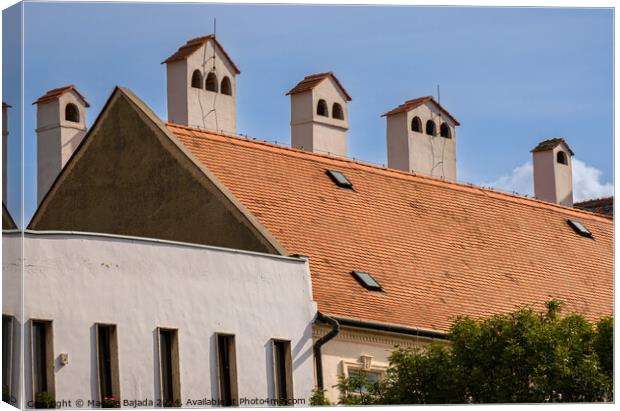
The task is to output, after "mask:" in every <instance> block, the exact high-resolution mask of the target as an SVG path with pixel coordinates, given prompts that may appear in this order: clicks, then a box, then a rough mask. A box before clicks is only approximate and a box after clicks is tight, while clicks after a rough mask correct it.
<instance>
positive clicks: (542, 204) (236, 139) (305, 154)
mask: <svg viewBox="0 0 620 411" xmlns="http://www.w3.org/2000/svg"><path fill="white" fill-rule="evenodd" d="M165 124H166V126H171V127H176V128H180V129H186V130H189V131H192V132H194V131H195V132H198V133H200V134H203V135H204V134H206V135H209V136H213V137H219V138H225V139H229V140H230V141H231V142H232V143H233V144H239V143H244V144H247V145H248V146H250V147H252V146H253V147H255V148H257V149H265V147H267V148H272V149H277V150H281V151H284V152H289V154H290V155H296V156H301V157H298V158H303V159H305V160H308V161H317V162H321V163H325V160H331V161H333V162H341V163H349V164H353V165H357V166H361V167H366V168H367V169H369V170H368V171H371V172H375V173H377V172H380V173H381V174H383V175H387V176H391V177H394V178H400V179H403V180H409V181H411V180H417V181H419V182H421V183H424V184H432V185H440V186H441V185H443V186H447V187H449V188H454V189H459V190H464V189H465V190H467V191H470V192H474V193H476V192H477V193H479V194H480V195H488V194H489V193H490V194H493V195H496V196H502V197H503V199H504V200H506V201H510V202H513V203H515V202H516V203H523V202H524V201H525V202H528V203H531V204H530V205H531V206H533V207H537V208H543V209H558V210H559V211H562V212H568V213H569V214H578V215H584V214H585V216H588V217H590V218H591V219H595V220H599V221H605V222H613V219H612V218H610V217H607V216H602V215H600V214H597V213H593V212H591V211H587V210H582V209H576V208H573V207H568V206H565V205H561V204H555V203H550V202H547V201H542V200H539V199H537V198H532V197H526V196H524V195H517V194H512V193H507V192H503V191H499V190H495V189H492V188H487V187H481V186H477V185H474V184H468V183H462V182H458V181H450V180H445V179H441V178H437V177H432V176H426V175H422V174H415V173H407V172H406V171H401V170H396V169H393V168H389V167H385V166H380V165H377V164H373V163H369V162H365V161H360V160H354V159H350V158H346V157H338V156H333V155H329V154H322V153H313V152H309V151H305V150H301V149H298V148H293V147H287V146H283V145H280V144H274V143H270V142H267V141H261V140H255V139H252V138H249V137H242V136H239V135H235V134H229V133H222V132H216V131H210V130H204V129H201V128H198V127H191V126H185V125H182V124H176V123H171V122H165ZM194 135H196V134H195V133H194ZM196 136H197V137H202V136H200V135H196Z"/></svg>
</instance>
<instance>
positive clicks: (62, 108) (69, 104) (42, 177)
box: [32, 85, 90, 203]
mask: <svg viewBox="0 0 620 411" xmlns="http://www.w3.org/2000/svg"><path fill="white" fill-rule="evenodd" d="M32 104H36V105H37V129H36V132H37V203H40V202H41V200H42V199H43V197H44V196H45V194H46V193H47V191H48V190H49V189H50V187H51V186H52V183H53V182H54V180H56V177H57V176H58V174H59V173H60V171H61V170H62V168H63V167H64V166H65V164H67V161H69V159H70V158H71V156H72V155H73V152H74V151H75V149H76V148H77V147H78V145H79V144H80V143H81V142H82V139H83V138H84V136H85V135H86V108H87V107H90V105H89V104H88V102H87V101H86V99H84V96H82V95H81V94H80V93H79V92H78V91H77V90H76V88H75V86H73V85H70V86H65V87H59V88H56V89H53V90H50V91H48V92H47V93H45V94H44V95H43V96H41V97H39V98H38V99H37V100H36V101H35V102H34V103H32Z"/></svg>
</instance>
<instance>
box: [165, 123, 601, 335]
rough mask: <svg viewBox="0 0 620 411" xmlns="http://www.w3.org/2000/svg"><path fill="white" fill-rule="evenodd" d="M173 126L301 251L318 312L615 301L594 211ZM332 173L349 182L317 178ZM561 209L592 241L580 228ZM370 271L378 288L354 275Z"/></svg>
mask: <svg viewBox="0 0 620 411" xmlns="http://www.w3.org/2000/svg"><path fill="white" fill-rule="evenodd" d="M167 127H168V129H169V130H170V131H171V132H172V133H174V135H175V136H176V137H177V138H178V139H179V140H180V142H181V143H182V144H183V145H184V146H185V147H186V148H187V149H188V150H189V151H190V152H191V153H192V155H194V156H195V157H196V159H197V161H199V162H201V163H202V164H203V165H204V166H205V167H207V168H208V169H209V170H210V171H211V172H213V173H214V174H215V175H216V176H217V178H218V179H219V180H220V181H221V182H222V183H223V184H224V185H225V186H226V187H227V188H228V189H230V190H231V192H232V193H233V194H234V195H235V197H236V198H237V199H238V200H240V201H241V202H242V203H243V204H244V205H245V206H246V207H247V208H248V209H249V210H250V211H251V212H252V213H253V214H254V216H255V217H256V218H257V219H258V220H259V221H260V222H261V223H262V224H263V225H264V226H265V227H266V228H267V229H268V230H269V231H270V232H271V234H272V235H274V236H275V237H276V238H277V239H278V241H279V242H280V243H281V244H282V245H283V246H284V247H285V248H286V249H287V251H288V252H289V253H291V254H302V255H307V256H309V257H310V269H311V272H312V285H313V295H314V299H315V300H316V301H317V303H318V307H319V310H320V311H321V312H323V313H325V314H331V315H337V316H341V317H349V318H357V319H363V320H366V321H375V322H382V323H391V324H400V325H404V326H412V327H419V328H422V329H429V330H439V331H446V330H447V329H448V327H449V325H450V323H451V320H452V319H453V318H454V317H455V316H458V315H472V316H486V315H490V314H494V313H498V312H506V311H509V310H512V309H514V308H515V307H517V306H521V305H524V304H537V305H535V307H536V308H542V306H541V305H540V304H542V303H543V302H544V301H547V300H549V299H551V298H557V299H560V300H563V301H564V302H565V303H566V310H567V311H570V310H575V311H578V312H581V313H584V314H586V315H587V316H588V317H589V318H592V319H594V318H597V317H600V316H603V315H608V314H611V313H612V310H613V222H612V220H611V219H609V218H606V217H603V216H600V215H595V214H592V213H588V212H584V211H580V210H576V209H573V208H569V207H563V206H560V205H556V204H551V203H546V202H542V201H538V200H534V199H530V198H525V197H519V196H514V195H509V194H505V193H500V192H495V191H491V190H486V189H482V188H479V187H473V186H468V185H464V184H458V183H453V182H448V181H443V180H438V179H434V178H430V177H422V176H415V175H412V174H407V173H404V172H400V171H396V170H390V169H385V168H381V167H378V166H373V165H369V164H364V163H359V162H355V161H350V160H345V159H341V158H335V157H330V156H326V155H320V154H313V153H308V152H305V151H301V150H295V149H289V148H285V147H281V146H276V145H273V144H268V143H261V142H256V141H251V140H246V139H241V138H237V137H228V136H223V135H215V134H211V133H209V132H206V131H203V130H200V129H193V128H189V127H184V126H178V125H174V124H168V125H167ZM330 169H331V170H338V171H341V172H342V173H344V175H345V176H346V177H347V178H348V179H349V180H350V181H351V182H352V183H353V185H354V190H347V189H342V188H339V187H337V186H336V185H335V184H334V183H333V182H332V180H331V179H330V178H329V177H328V176H327V175H326V174H325V172H326V170H330ZM568 218H571V219H576V220H579V221H581V222H582V223H583V224H584V225H585V226H586V227H587V228H588V229H589V230H590V231H591V232H592V233H593V236H594V238H593V239H591V238H585V237H581V236H579V235H577V234H576V233H575V232H574V231H573V229H572V228H571V227H570V226H569V225H568V224H567V222H566V220H567V219H568ZM352 270H359V271H366V272H369V273H371V274H372V276H373V277H374V278H375V279H377V281H379V283H380V284H381V285H382V286H383V288H384V290H385V292H384V293H380V292H371V291H368V290H366V289H365V288H363V287H362V286H361V285H360V284H359V283H358V282H357V281H356V280H355V279H354V278H353V276H352V275H351V274H350V273H351V271H352Z"/></svg>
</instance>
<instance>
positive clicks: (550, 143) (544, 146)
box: [531, 137, 575, 156]
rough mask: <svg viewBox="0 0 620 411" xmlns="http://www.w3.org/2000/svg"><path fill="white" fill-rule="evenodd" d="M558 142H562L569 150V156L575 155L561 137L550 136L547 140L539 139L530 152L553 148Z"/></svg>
mask: <svg viewBox="0 0 620 411" xmlns="http://www.w3.org/2000/svg"><path fill="white" fill-rule="evenodd" d="M560 144H564V145H565V146H566V148H567V149H568V151H569V153H570V155H571V156H574V155H575V153H573V150H571V148H570V146H569V145H568V143H567V142H566V141H565V140H564V139H563V138H561V137H558V138H552V139H549V140H545V141H541V142H540V143H538V145H537V146H536V147H534V148H533V149H532V151H531V152H532V153H534V152H536V151H547V150H553V149H554V148H556V147H557V146H558V145H560Z"/></svg>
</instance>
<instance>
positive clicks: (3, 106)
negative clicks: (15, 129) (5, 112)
mask: <svg viewBox="0 0 620 411" xmlns="http://www.w3.org/2000/svg"><path fill="white" fill-rule="evenodd" d="M12 107H13V106H12V105H10V104H7V103H6V102H4V101H3V102H2V108H12Z"/></svg>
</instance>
